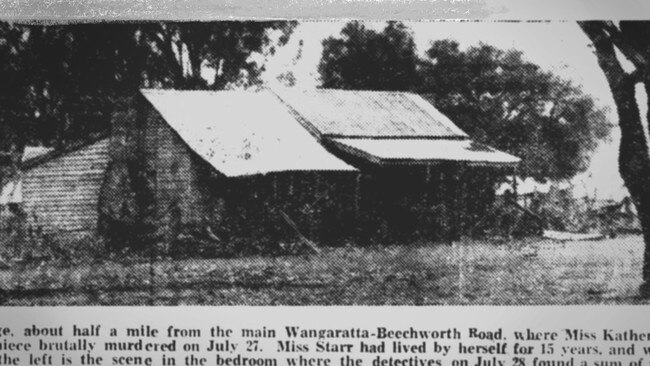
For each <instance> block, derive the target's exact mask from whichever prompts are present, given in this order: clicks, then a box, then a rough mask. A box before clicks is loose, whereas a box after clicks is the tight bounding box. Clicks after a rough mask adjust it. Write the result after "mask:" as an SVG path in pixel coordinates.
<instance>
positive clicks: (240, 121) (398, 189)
mask: <svg viewBox="0 0 650 366" xmlns="http://www.w3.org/2000/svg"><path fill="white" fill-rule="evenodd" d="M518 161H519V159H518V158H516V157H514V156H511V155H509V154H506V153H503V152H500V151H497V150H495V149H493V148H491V147H488V146H485V145H482V144H479V143H476V142H473V141H472V140H471V139H470V138H469V136H467V134H465V133H464V132H463V131H462V130H460V129H459V128H458V127H457V126H455V125H454V124H453V123H452V122H451V121H450V120H449V119H448V118H447V117H446V116H444V115H443V114H441V113H440V112H439V111H438V110H436V109H435V108H434V107H433V106H432V105H431V104H430V103H428V102H427V101H425V100H424V99H422V98H421V97H420V96H418V95H415V94H411V93H400V92H374V91H343V90H327V89H320V90H313V91H294V90H282V91H270V90H257V91H178V90H150V89H146V90H142V91H140V92H139V93H138V94H137V95H136V96H134V97H133V98H132V99H131V101H130V102H129V103H126V104H125V105H123V106H120V107H119V108H117V109H116V112H115V113H114V114H113V117H112V131H111V134H110V137H106V138H102V139H96V140H95V141H92V142H90V143H87V144H85V145H82V146H76V147H72V148H69V149H66V150H64V151H48V152H47V153H46V154H42V155H41V156H39V157H37V158H35V159H30V160H28V161H25V162H24V164H23V167H22V171H21V173H20V177H19V179H18V180H16V182H14V186H13V187H14V188H16V187H18V189H19V194H17V193H15V192H14V193H12V194H13V195H16V196H19V197H20V206H21V207H22V210H23V211H24V213H25V215H26V217H27V218H28V222H29V225H30V228H32V229H38V230H42V231H80V232H92V231H97V230H99V232H100V233H102V234H104V235H106V236H108V237H111V238H113V240H111V241H109V242H110V243H111V245H112V246H114V247H116V248H118V247H121V246H123V245H133V244H135V243H143V244H145V243H148V242H149V241H155V242H156V243H159V244H160V243H162V245H163V246H164V247H165V249H166V250H167V249H169V248H170V247H169V245H170V244H171V243H174V242H178V241H183V240H185V241H187V240H190V241H191V240H208V241H211V242H216V243H222V244H223V245H235V244H233V243H239V242H242V240H243V241H246V242H254V243H258V244H259V245H278V244H281V243H286V242H291V241H295V240H299V241H309V242H319V243H326V244H342V243H345V242H346V241H347V240H348V239H352V238H354V239H355V241H357V242H359V241H361V242H367V241H379V242H386V241H391V242H393V241H400V240H412V239H415V238H426V239H430V240H436V239H450V238H453V237H455V236H457V235H458V234H459V233H460V232H461V231H462V230H466V229H468V228H471V226H472V225H473V223H475V222H477V221H479V220H480V219H481V217H482V216H484V215H485V213H486V212H488V211H489V210H488V209H489V207H490V205H491V203H492V201H493V198H494V183H495V182H496V181H497V180H498V179H499V177H503V175H504V174H511V173H512V171H513V168H514V167H515V166H516V164H517V163H518ZM12 192H13V191H12ZM12 197H13V196H12Z"/></svg>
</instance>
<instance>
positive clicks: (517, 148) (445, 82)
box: [319, 22, 610, 181]
mask: <svg viewBox="0 0 650 366" xmlns="http://www.w3.org/2000/svg"><path fill="white" fill-rule="evenodd" d="M323 46H324V48H323V57H322V59H321V63H320V67H319V70H320V74H321V81H322V86H323V87H335V88H344V89H373V90H402V91H412V92H416V93H419V94H421V95H423V96H424V97H425V98H427V99H428V100H429V101H430V102H432V103H433V104H434V105H435V106H436V107H437V108H438V109H440V110H441V111H442V112H443V113H445V114H446V115H447V116H448V117H449V118H450V119H451V120H452V121H454V122H455V123H456V124H457V125H458V126H459V127H461V128H462V129H463V130H465V131H466V132H467V133H468V134H469V135H470V136H472V138H473V139H475V140H477V141H479V142H483V143H487V144H489V145H492V146H495V147H497V148H499V149H502V150H505V151H507V152H509V153H512V154H514V155H517V156H519V157H521V158H522V163H521V164H520V167H519V169H518V174H519V175H521V176H530V177H534V178H536V179H538V180H540V181H545V180H546V179H568V178H571V177H573V176H574V175H575V174H576V173H578V172H581V171H584V170H585V169H586V168H587V167H588V161H589V160H588V158H589V156H590V153H591V152H592V151H593V149H594V148H595V147H596V146H597V145H598V142H599V141H600V140H602V139H604V138H605V137H606V136H607V135H608V133H609V129H610V125H609V123H608V121H607V120H606V118H605V114H604V112H603V110H602V109H600V108H598V107H597V105H596V103H595V102H594V100H593V98H591V97H590V96H587V95H585V94H583V93H582V92H581V91H580V88H578V87H577V86H575V85H573V84H572V83H571V82H570V81H567V80H563V79H561V78H559V77H557V76H556V75H554V74H553V73H550V72H547V71H544V70H542V69H541V68H540V67H539V66H538V65H535V64H533V63H531V62H528V61H525V60H524V59H523V57H522V53H521V52H519V51H515V50H507V51H504V50H500V49H497V48H495V47H493V46H490V45H485V44H481V45H479V46H474V47H469V48H468V49H466V50H461V49H460V46H459V44H458V43H457V42H455V41H452V40H438V41H435V42H433V43H432V45H431V47H430V48H429V49H428V50H427V52H426V53H425V55H424V56H423V57H418V56H417V50H416V49H415V43H414V41H413V36H412V34H411V33H410V31H409V30H408V28H406V27H405V26H404V25H402V24H400V23H394V22H392V23H389V24H388V25H387V26H386V28H385V29H384V30H383V31H382V32H376V31H373V30H369V29H367V28H365V27H364V26H363V25H362V24H359V23H357V22H353V23H349V24H347V25H346V26H345V27H344V28H343V30H342V32H341V37H340V38H328V39H326V40H325V41H324V42H323ZM576 132H578V133H576Z"/></svg>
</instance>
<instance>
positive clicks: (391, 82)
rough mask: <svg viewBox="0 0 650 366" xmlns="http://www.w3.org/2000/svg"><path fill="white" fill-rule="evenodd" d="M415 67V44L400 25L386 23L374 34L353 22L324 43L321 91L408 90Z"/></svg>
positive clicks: (411, 83)
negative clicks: (383, 27)
mask: <svg viewBox="0 0 650 366" xmlns="http://www.w3.org/2000/svg"><path fill="white" fill-rule="evenodd" d="M416 64H417V55H416V54H415V42H414V41H413V37H412V35H411V33H410V32H409V30H408V29H407V28H406V27H405V26H404V25H403V24H402V23H398V22H389V23H388V25H387V26H386V28H385V29H384V30H383V32H381V33H377V32H375V31H373V30H370V29H367V28H366V27H365V26H364V25H363V24H362V23H360V22H357V21H353V22H350V23H348V24H347V25H346V26H345V27H344V28H343V30H341V38H328V39H326V40H324V41H323V56H322V58H321V61H320V64H319V72H320V75H321V80H322V86H323V87H324V88H335V89H373V90H409V89H411V88H412V87H413V86H414V85H415V83H416V78H417V73H416Z"/></svg>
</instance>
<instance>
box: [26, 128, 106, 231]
mask: <svg viewBox="0 0 650 366" xmlns="http://www.w3.org/2000/svg"><path fill="white" fill-rule="evenodd" d="M107 164H108V139H104V140H101V141H99V142H96V143H94V144H91V145H88V146H85V147H83V148H80V149H78V150H75V151H72V152H69V153H66V154H64V155H61V156H58V157H56V158H54V159H51V160H47V161H45V162H43V163H41V164H38V165H36V166H34V167H32V168H29V169H27V170H25V171H23V178H22V179H23V187H22V189H23V192H22V193H23V208H24V210H25V213H26V214H27V220H28V224H29V225H30V226H31V227H32V228H41V229H42V230H43V231H45V232H51V231H59V230H60V231H92V230H95V229H96V227H97V216H98V211H97V204H98V198H99V191H100V188H101V185H102V181H103V179H104V172H105V171H106V167H107Z"/></svg>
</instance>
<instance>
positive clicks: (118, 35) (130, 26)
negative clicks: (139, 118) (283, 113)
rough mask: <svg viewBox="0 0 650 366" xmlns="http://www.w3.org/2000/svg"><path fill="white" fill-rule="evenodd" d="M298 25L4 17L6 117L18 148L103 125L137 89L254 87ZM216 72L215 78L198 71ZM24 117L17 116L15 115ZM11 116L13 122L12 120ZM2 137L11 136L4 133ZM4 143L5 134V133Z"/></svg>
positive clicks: (75, 137)
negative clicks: (260, 58) (17, 20)
mask: <svg viewBox="0 0 650 366" xmlns="http://www.w3.org/2000/svg"><path fill="white" fill-rule="evenodd" d="M294 26H295V22H287V21H268V22H204V23H201V22H194V23H172V22H152V23H121V24H118V23H100V24H68V25H15V24H9V23H2V22H0V55H2V56H5V57H3V59H7V60H9V62H6V63H4V64H3V65H2V67H3V69H2V70H0V72H1V73H2V76H3V81H5V80H7V81H8V82H3V86H2V89H0V93H1V94H0V95H1V96H2V100H1V101H0V104H1V105H0V107H1V108H0V109H1V110H2V111H3V112H2V113H10V114H12V115H16V114H19V115H20V116H21V117H20V118H16V117H15V116H14V117H11V118H9V117H7V118H3V121H4V122H2V123H1V125H2V126H9V125H11V126H10V127H7V128H10V129H11V130H12V131H13V132H12V133H13V134H16V135H18V136H22V138H21V139H20V143H19V145H24V144H25V143H28V142H29V143H44V144H46V145H55V146H56V145H58V146H59V147H61V146H64V145H68V144H70V143H74V142H78V141H80V140H81V141H83V140H87V139H88V138H89V137H90V136H92V135H93V134H99V133H102V132H103V131H106V130H107V129H108V127H109V126H108V122H109V118H108V116H109V115H110V110H111V108H112V107H113V106H114V104H115V100H116V99H119V98H123V97H125V96H130V95H132V94H133V93H134V92H136V91H137V90H138V89H139V88H142V87H149V88H159V87H164V88H177V89H223V88H225V87H227V86H228V85H233V84H237V83H238V84H241V85H254V84H257V83H259V79H258V76H259V74H260V72H261V71H262V70H263V65H260V64H258V62H257V61H256V59H255V58H253V57H251V56H252V55H253V54H262V55H268V54H272V53H273V52H274V50H275V47H277V46H278V45H281V44H284V43H286V42H287V40H288V37H289V35H290V34H291V32H292V30H293V28H294ZM206 68H207V69H210V68H212V69H213V70H214V72H213V75H214V76H213V77H212V80H205V78H203V77H202V75H201V72H202V70H204V69H206ZM17 120H20V121H21V122H20V123H18V122H16V121H17ZM12 121H13V122H12ZM5 136H8V135H6V134H5ZM4 141H5V142H7V141H9V139H4Z"/></svg>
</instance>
